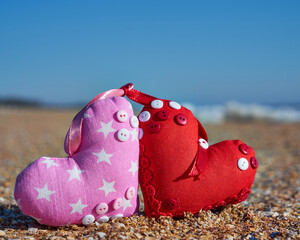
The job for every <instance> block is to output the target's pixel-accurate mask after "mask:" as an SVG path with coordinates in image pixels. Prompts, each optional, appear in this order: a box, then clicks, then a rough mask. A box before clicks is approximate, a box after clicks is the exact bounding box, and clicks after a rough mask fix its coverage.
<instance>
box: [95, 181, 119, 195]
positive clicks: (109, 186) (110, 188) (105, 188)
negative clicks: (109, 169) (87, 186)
mask: <svg viewBox="0 0 300 240" xmlns="http://www.w3.org/2000/svg"><path fill="white" fill-rule="evenodd" d="M114 184H115V181H113V182H110V183H109V182H106V181H105V180H103V186H102V187H101V188H98V190H102V191H104V192H105V197H106V196H107V195H108V194H109V193H110V192H116V189H114Z"/></svg>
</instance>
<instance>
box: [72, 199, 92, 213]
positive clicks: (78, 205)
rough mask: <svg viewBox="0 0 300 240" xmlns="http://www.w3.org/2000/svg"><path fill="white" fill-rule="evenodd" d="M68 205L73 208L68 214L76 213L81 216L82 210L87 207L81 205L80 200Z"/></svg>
mask: <svg viewBox="0 0 300 240" xmlns="http://www.w3.org/2000/svg"><path fill="white" fill-rule="evenodd" d="M69 205H70V206H71V207H72V208H73V209H72V212H71V213H70V214H72V213H76V212H78V213H80V214H82V209H84V208H86V207H87V206H88V205H85V204H82V203H81V198H79V200H78V202H77V203H74V204H72V203H71V204H69Z"/></svg>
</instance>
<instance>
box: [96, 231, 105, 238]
mask: <svg viewBox="0 0 300 240" xmlns="http://www.w3.org/2000/svg"><path fill="white" fill-rule="evenodd" d="M96 234H97V235H98V236H99V237H100V238H104V237H105V236H106V233H105V232H97V233H96Z"/></svg>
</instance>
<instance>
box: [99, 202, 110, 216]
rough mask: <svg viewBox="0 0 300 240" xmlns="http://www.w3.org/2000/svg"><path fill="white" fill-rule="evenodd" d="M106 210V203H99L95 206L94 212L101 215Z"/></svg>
mask: <svg viewBox="0 0 300 240" xmlns="http://www.w3.org/2000/svg"><path fill="white" fill-rule="evenodd" d="M107 211H108V206H107V204H106V203H100V204H99V205H98V206H97V207H96V212H97V213H98V214H99V215H103V214H105V213H107Z"/></svg>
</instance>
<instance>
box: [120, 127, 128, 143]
mask: <svg viewBox="0 0 300 240" xmlns="http://www.w3.org/2000/svg"><path fill="white" fill-rule="evenodd" d="M128 138H129V131H128V130H127V129H125V128H122V129H120V130H119V131H118V139H119V140H120V141H121V142H124V141H126V140H128Z"/></svg>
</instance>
